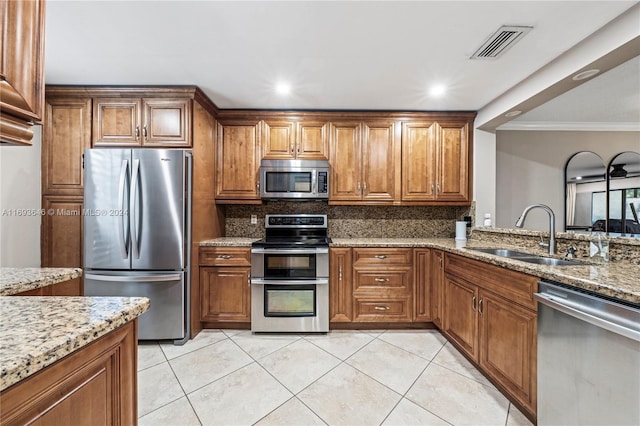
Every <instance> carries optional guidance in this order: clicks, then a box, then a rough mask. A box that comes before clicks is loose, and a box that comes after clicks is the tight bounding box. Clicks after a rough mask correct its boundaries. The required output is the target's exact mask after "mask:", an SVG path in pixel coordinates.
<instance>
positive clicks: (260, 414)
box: [138, 330, 531, 426]
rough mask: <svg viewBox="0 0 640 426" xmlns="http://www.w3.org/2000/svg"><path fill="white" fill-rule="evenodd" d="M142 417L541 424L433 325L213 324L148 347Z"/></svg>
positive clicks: (141, 384)
mask: <svg viewBox="0 0 640 426" xmlns="http://www.w3.org/2000/svg"><path fill="white" fill-rule="evenodd" d="M138 349H139V350H138V414H139V416H140V418H139V423H140V425H154V426H158V425H180V426H182V425H251V424H257V425H296V426H298V425H324V424H329V425H503V426H505V425H508V426H511V425H531V423H530V422H529V421H528V420H527V419H526V418H525V417H524V416H523V415H522V413H521V412H520V411H518V409H517V408H516V407H515V406H513V405H512V404H510V403H509V401H508V400H507V399H506V398H505V397H504V396H503V395H502V394H501V393H500V392H498V391H497V390H496V388H495V387H494V386H493V385H491V383H490V382H489V381H488V380H487V379H485V378H484V376H483V375H482V374H480V373H479V372H478V371H477V370H476V369H475V368H474V367H473V366H472V365H471V364H470V363H469V362H468V361H467V360H466V359H465V358H464V357H463V356H462V355H461V354H460V353H458V351H457V350H456V349H454V348H453V347H452V346H451V344H450V343H447V341H446V340H445V339H444V338H443V337H442V336H441V335H440V334H439V333H438V332H437V331H431V330H419V331H418V330H416V331H407V330H402V331H400V330H397V331H396V330H386V331H385V330H379V331H332V332H331V333H329V334H327V335H253V334H251V332H249V331H240V330H205V331H202V332H201V333H200V334H199V335H198V336H197V337H196V338H195V339H193V340H191V341H189V342H187V343H186V344H185V345H184V346H173V345H171V344H164V343H162V344H159V343H156V342H141V343H140V345H139V347H138Z"/></svg>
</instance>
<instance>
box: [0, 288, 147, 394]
mask: <svg viewBox="0 0 640 426" xmlns="http://www.w3.org/2000/svg"><path fill="white" fill-rule="evenodd" d="M148 309H149V299H148V298H146V297H80V296H79V297H68V296H66V297H56V296H44V297H40V296H9V297H0V391H1V390H4V389H6V388H8V387H9V386H11V385H13V384H15V383H18V382H19V381H21V380H23V379H25V378H26V377H29V376H31V375H33V374H35V373H36V372H38V371H40V370H42V369H44V368H45V367H47V366H49V365H51V364H53V363H54V362H56V361H58V360H60V359H62V358H63V357H65V356H66V355H69V354H70V353H72V352H74V351H76V350H78V349H80V348H82V347H84V346H86V345H88V344H89V343H91V342H93V341H95V340H97V339H99V338H100V337H102V336H104V335H106V334H108V333H109V332H111V331H113V330H116V329H117V328H119V327H121V326H123V325H124V324H126V323H127V322H129V321H132V320H134V319H135V318H137V317H138V316H139V315H141V314H142V313H144V312H146V311H147V310H148Z"/></svg>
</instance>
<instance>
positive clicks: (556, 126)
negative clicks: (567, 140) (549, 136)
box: [496, 121, 640, 132]
mask: <svg viewBox="0 0 640 426" xmlns="http://www.w3.org/2000/svg"><path fill="white" fill-rule="evenodd" d="M496 130H523V131H573V132H640V123H632V122H628V123H611V122H581V121H557V122H550V121H510V122H508V123H504V124H502V125H500V126H498V127H497V128H496Z"/></svg>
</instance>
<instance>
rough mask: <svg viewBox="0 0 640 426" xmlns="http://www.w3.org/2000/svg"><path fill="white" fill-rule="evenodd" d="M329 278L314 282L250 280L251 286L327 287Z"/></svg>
mask: <svg viewBox="0 0 640 426" xmlns="http://www.w3.org/2000/svg"><path fill="white" fill-rule="evenodd" d="M328 284H329V278H318V279H315V280H265V279H262V278H251V285H328Z"/></svg>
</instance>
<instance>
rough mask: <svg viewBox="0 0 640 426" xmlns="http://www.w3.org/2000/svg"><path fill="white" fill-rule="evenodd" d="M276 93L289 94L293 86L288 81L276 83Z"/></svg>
mask: <svg viewBox="0 0 640 426" xmlns="http://www.w3.org/2000/svg"><path fill="white" fill-rule="evenodd" d="M276 93H278V94H279V95H288V94H289V93H291V86H290V85H289V84H287V83H278V84H277V85H276Z"/></svg>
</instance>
